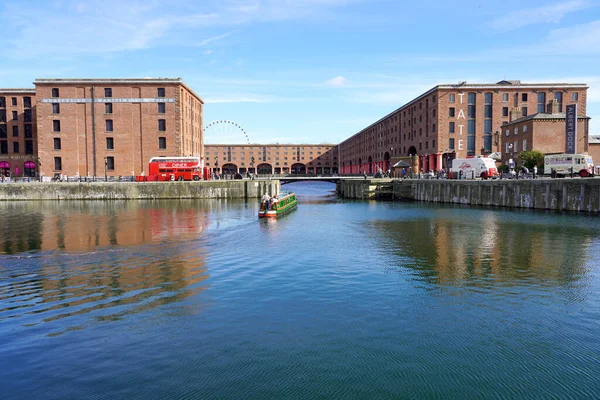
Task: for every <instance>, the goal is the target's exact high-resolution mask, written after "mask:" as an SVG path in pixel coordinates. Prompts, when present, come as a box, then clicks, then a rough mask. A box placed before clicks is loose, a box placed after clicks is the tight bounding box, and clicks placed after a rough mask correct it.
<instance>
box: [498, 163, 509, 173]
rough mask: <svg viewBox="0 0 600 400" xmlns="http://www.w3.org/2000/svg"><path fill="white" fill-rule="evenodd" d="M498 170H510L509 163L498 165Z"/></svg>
mask: <svg viewBox="0 0 600 400" xmlns="http://www.w3.org/2000/svg"><path fill="white" fill-rule="evenodd" d="M498 172H508V165H506V164H502V165H501V166H499V167H498Z"/></svg>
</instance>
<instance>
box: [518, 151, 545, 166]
mask: <svg viewBox="0 0 600 400" xmlns="http://www.w3.org/2000/svg"><path fill="white" fill-rule="evenodd" d="M519 160H521V164H522V165H523V166H525V167H527V168H529V169H532V168H533V166H534V165H537V166H538V168H543V167H544V153H542V152H541V151H537V150H529V151H522V152H521V154H519Z"/></svg>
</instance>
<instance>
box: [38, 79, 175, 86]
mask: <svg viewBox="0 0 600 400" xmlns="http://www.w3.org/2000/svg"><path fill="white" fill-rule="evenodd" d="M40 83H73V84H77V83H79V84H82V83H110V84H113V83H114V84H117V85H118V84H123V85H126V84H137V85H140V84H143V83H183V81H182V80H181V78H37V79H36V80H35V81H34V82H33V84H34V85H37V84H40Z"/></svg>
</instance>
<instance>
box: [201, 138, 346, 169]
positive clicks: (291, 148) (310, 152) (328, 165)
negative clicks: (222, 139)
mask: <svg viewBox="0 0 600 400" xmlns="http://www.w3.org/2000/svg"><path fill="white" fill-rule="evenodd" d="M204 151H205V161H206V163H205V165H206V166H207V167H210V168H211V170H212V171H219V172H223V173H228V174H231V173H236V172H241V173H245V172H250V173H255V172H256V173H259V174H277V175H278V174H287V173H289V174H332V173H337V171H338V169H337V168H338V155H337V145H335V144H268V145H264V144H248V145H239V144H233V145H228V144H214V145H212V144H211V145H208V144H207V145H205V146H204Z"/></svg>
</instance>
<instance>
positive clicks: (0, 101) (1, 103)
mask: <svg viewBox="0 0 600 400" xmlns="http://www.w3.org/2000/svg"><path fill="white" fill-rule="evenodd" d="M10 105H11V106H13V107H16V106H18V104H17V98H16V97H11V98H10ZM23 107H25V108H31V97H28V96H27V97H23ZM0 108H6V97H0Z"/></svg>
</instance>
